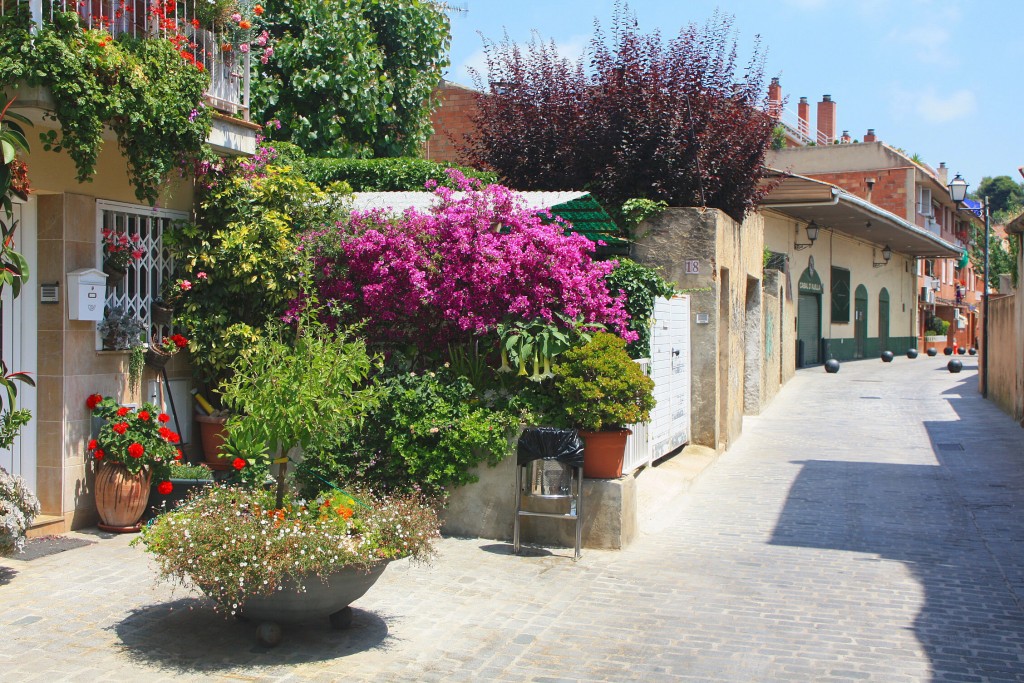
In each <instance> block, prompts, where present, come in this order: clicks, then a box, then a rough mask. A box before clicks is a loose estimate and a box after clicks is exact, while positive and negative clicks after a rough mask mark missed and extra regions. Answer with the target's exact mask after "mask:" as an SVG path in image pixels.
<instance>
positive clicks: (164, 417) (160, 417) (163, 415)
mask: <svg viewBox="0 0 1024 683" xmlns="http://www.w3.org/2000/svg"><path fill="white" fill-rule="evenodd" d="M156 419H157V420H159V421H160V422H170V421H171V416H170V415H168V414H167V413H160V414H159V415H157V416H156Z"/></svg>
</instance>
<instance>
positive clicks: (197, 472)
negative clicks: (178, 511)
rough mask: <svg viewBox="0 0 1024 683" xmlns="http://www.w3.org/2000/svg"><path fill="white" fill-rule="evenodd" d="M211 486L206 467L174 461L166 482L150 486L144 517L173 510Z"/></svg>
mask: <svg viewBox="0 0 1024 683" xmlns="http://www.w3.org/2000/svg"><path fill="white" fill-rule="evenodd" d="M212 484H213V472H212V471H211V470H210V468H209V467H207V466H206V465H189V464H187V463H185V462H183V461H181V460H175V461H174V462H172V463H171V466H170V467H169V468H168V471H167V480H166V481H162V482H159V483H154V484H152V485H151V486H150V491H149V504H148V505H147V506H146V514H145V516H146V517H155V516H156V515H158V514H160V513H162V512H166V511H168V510H173V509H175V508H177V507H178V506H180V505H181V504H182V503H183V502H184V501H186V500H188V498H189V497H191V496H193V495H195V493H196V491H201V490H202V489H204V488H206V487H207V486H210V485H212Z"/></svg>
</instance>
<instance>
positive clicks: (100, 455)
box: [92, 448, 106, 460]
mask: <svg viewBox="0 0 1024 683" xmlns="http://www.w3.org/2000/svg"><path fill="white" fill-rule="evenodd" d="M104 455H106V453H104V452H103V449H102V448H97V449H96V450H95V451H93V452H92V457H94V458H96V459H97V460H102V459H103V456H104Z"/></svg>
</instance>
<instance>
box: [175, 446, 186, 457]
mask: <svg viewBox="0 0 1024 683" xmlns="http://www.w3.org/2000/svg"><path fill="white" fill-rule="evenodd" d="M184 457H185V454H184V453H182V452H181V449H180V448H179V449H178V454H177V455H176V456H174V459H175V460H181V459H182V458H184Z"/></svg>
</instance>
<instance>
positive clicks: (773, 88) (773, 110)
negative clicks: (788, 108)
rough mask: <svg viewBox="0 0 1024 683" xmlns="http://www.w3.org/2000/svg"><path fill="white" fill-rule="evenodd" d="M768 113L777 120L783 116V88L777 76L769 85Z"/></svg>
mask: <svg viewBox="0 0 1024 683" xmlns="http://www.w3.org/2000/svg"><path fill="white" fill-rule="evenodd" d="M768 113H769V114H771V115H772V116H774V117H775V118H779V117H780V116H782V86H781V85H779V79H778V77H777V76H776V77H775V78H773V79H772V82H771V83H769V84H768Z"/></svg>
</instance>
